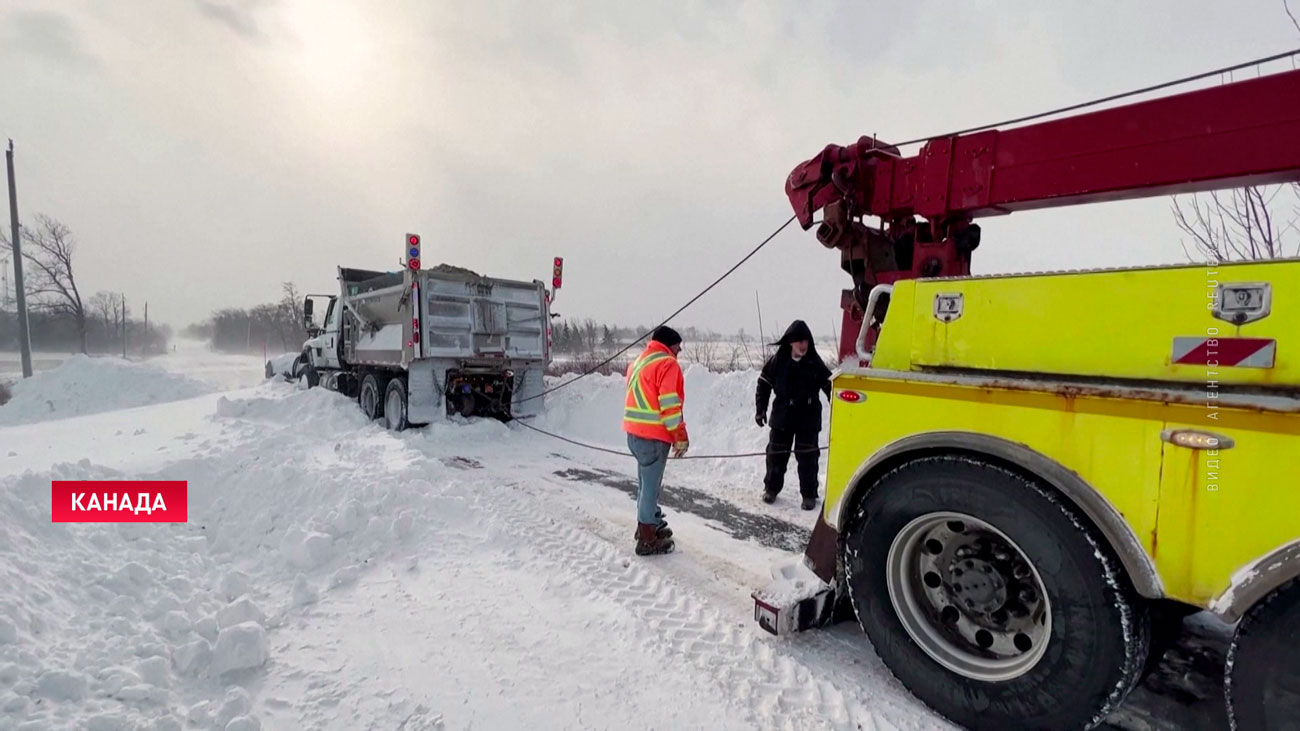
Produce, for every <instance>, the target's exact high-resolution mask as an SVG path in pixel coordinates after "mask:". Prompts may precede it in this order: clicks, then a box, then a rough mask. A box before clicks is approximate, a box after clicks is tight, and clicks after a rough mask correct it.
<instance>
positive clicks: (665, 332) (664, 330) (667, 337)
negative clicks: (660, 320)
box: [650, 325, 682, 348]
mask: <svg viewBox="0 0 1300 731" xmlns="http://www.w3.org/2000/svg"><path fill="white" fill-rule="evenodd" d="M650 340H651V341H652V342H656V343H663V344H664V345H667V346H668V347H670V348H671V347H673V346H674V345H681V342H682V336H681V335H678V334H677V331H676V330H674V329H672V328H671V327H668V326H667V325H660V326H659V327H657V328H655V332H654V334H653V335H651V336H650Z"/></svg>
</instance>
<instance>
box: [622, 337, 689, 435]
mask: <svg viewBox="0 0 1300 731" xmlns="http://www.w3.org/2000/svg"><path fill="white" fill-rule="evenodd" d="M685 397H686V386H685V383H684V382H683V379H682V367H681V366H680V365H678V363H677V358H676V357H674V356H673V352H672V351H671V350H669V349H668V346H666V345H664V344H663V343H660V342H656V341H651V343H650V345H649V346H647V347H646V349H645V352H643V353H642V354H641V356H640V357H638V358H637V359H636V361H635V362H633V363H632V364H631V365H629V366H628V368H627V399H626V401H625V402H624V409H623V431H625V432H627V433H628V434H635V435H636V436H638V437H643V438H645V439H655V440H657V441H660V442H669V443H672V442H679V441H684V440H686V423H685V421H684V417H683V416H682V400H683V399H684V398H685Z"/></svg>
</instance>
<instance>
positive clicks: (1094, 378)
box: [754, 71, 1300, 731]
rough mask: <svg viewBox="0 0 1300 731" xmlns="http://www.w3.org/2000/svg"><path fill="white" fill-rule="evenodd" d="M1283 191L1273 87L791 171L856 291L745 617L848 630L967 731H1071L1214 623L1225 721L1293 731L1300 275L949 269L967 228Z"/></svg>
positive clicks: (1298, 708)
mask: <svg viewBox="0 0 1300 731" xmlns="http://www.w3.org/2000/svg"><path fill="white" fill-rule="evenodd" d="M1292 181H1300V72H1296V71H1288V72H1285V73H1280V74H1272V75H1263V76H1260V77H1259V78H1253V79H1249V80H1246V81H1241V82H1236V83H1229V84H1224V85H1221V86H1215V87H1213V88H1206V89H1199V90H1196V91H1191V92H1185V93H1182V94H1178V95H1173V96H1168V97H1163V98H1157V99H1152V100H1147V101H1143V102H1139V103H1135V104H1127V105H1123V106H1119V107H1114V108H1109V109H1104V110H1100V111H1093V112H1088V113H1085V114H1081V115H1078V116H1070V117H1063V118H1057V119H1052V120H1050V121H1043V122H1035V123H1032V124H1027V125H1025V126H1021V127H1017V128H1012V129H1008V130H996V129H981V130H977V131H974V132H968V133H961V134H953V135H947V136H943V137H939V138H935V139H932V140H930V141H928V142H926V143H925V144H924V145H923V146H922V147H921V149H920V152H919V153H918V154H916V155H913V156H910V157H908V156H903V155H902V154H901V153H900V151H899V150H898V148H896V147H893V146H890V145H888V144H885V143H882V142H880V141H879V140H877V139H875V138H863V139H861V140H859V141H858V142H857V143H856V144H854V145H850V146H848V147H838V146H834V145H832V146H829V147H827V148H826V149H825V150H823V151H822V153H821V154H819V155H818V156H816V157H815V158H813V159H811V160H809V161H807V162H805V163H803V164H801V165H800V166H798V167H797V168H796V169H795V170H794V172H793V173H792V174H791V175H790V176H789V177H788V179H787V181H786V192H787V195H788V196H789V198H790V201H791V204H792V205H793V207H794V209H795V212H796V216H797V217H798V219H799V220H800V223H801V225H803V227H804V228H805V229H809V228H811V227H812V226H813V225H814V224H817V225H818V230H817V238H818V240H819V241H820V242H821V243H822V244H824V245H825V246H827V247H828V248H834V249H838V250H839V251H840V255H841V256H840V259H841V265H842V268H843V269H844V270H845V271H846V272H847V273H848V274H849V275H850V276H851V277H852V278H853V288H852V289H850V290H846V291H845V292H844V293H843V294H842V297H841V302H842V304H843V305H844V316H843V323H844V327H843V332H842V342H841V357H842V360H841V362H840V365H839V368H838V369H837V370H836V372H835V374H834V376H833V380H832V394H833V396H832V399H831V413H830V447H829V454H828V465H827V485H826V494H825V502H824V504H823V507H822V512H821V514H820V515H819V518H818V521H817V523H816V525H815V527H814V529H813V534H812V538H811V540H810V542H809V545H808V547H807V550H806V551H805V552H804V555H803V556H802V557H800V558H798V559H796V560H792V561H789V562H785V563H782V564H779V565H777V566H775V567H773V570H772V581H771V583H770V585H768V586H767V587H764V588H762V589H760V590H758V591H756V592H755V593H754V612H755V615H754V616H755V620H756V621H757V622H758V624H759V625H760V626H761V627H762V628H763V629H766V630H767V631H769V632H772V633H773V634H777V635H785V634H790V633H794V632H798V631H803V630H808V629H812V628H815V627H822V626H826V625H828V624H832V623H835V622H838V621H841V620H856V621H857V623H858V624H859V625H860V626H861V627H862V629H863V630H864V632H865V633H866V635H867V637H868V638H869V639H870V640H871V643H872V645H873V646H874V647H875V650H876V652H877V653H878V654H879V656H880V657H881V659H882V660H883V661H884V664H885V665H886V666H887V667H888V668H889V670H890V671H891V672H892V673H893V674H894V675H895V676H896V677H897V678H898V679H899V680H900V681H901V682H902V683H903V685H905V686H906V687H907V688H908V689H909V690H910V691H911V692H912V693H913V694H914V695H915V696H917V697H918V698H919V699H920V700H922V701H923V702H925V703H926V704H927V705H929V706H930V707H931V708H933V709H934V710H936V711H937V712H938V713H940V714H942V715H943V716H945V717H947V718H948V719H950V720H952V721H954V722H955V723H957V724H960V725H962V726H964V727H966V728H970V729H989V730H990V731H1001V730H1003V729H1016V728H1033V729H1087V728H1092V727H1094V726H1096V725H1098V724H1100V723H1101V722H1102V721H1103V719H1105V717H1106V716H1107V715H1108V714H1109V713H1110V712H1111V711H1112V710H1114V709H1115V708H1116V707H1117V706H1119V705H1120V704H1121V703H1122V702H1123V700H1124V698H1125V697H1126V696H1127V694H1128V693H1129V691H1130V690H1131V689H1132V688H1133V687H1134V685H1135V684H1136V683H1137V682H1138V680H1139V678H1140V677H1141V676H1142V673H1143V671H1144V669H1146V668H1149V667H1150V666H1151V665H1152V663H1151V660H1152V658H1153V657H1154V656H1155V655H1157V654H1158V653H1159V652H1160V651H1161V648H1162V646H1163V644H1164V643H1166V642H1167V641H1168V640H1169V637H1170V635H1171V633H1172V632H1174V631H1176V630H1177V627H1178V626H1180V625H1181V622H1182V620H1183V619H1184V618H1185V617H1186V616H1187V615H1189V614H1192V613H1196V612H1209V613H1212V614H1213V615H1214V616H1217V617H1218V618H1219V619H1221V620H1223V622H1225V623H1227V624H1228V625H1229V626H1234V625H1235V628H1234V630H1233V632H1234V634H1233V639H1232V642H1231V647H1230V650H1229V655H1228V659H1227V664H1226V667H1225V687H1224V696H1225V703H1226V707H1227V713H1228V715H1229V717H1230V718H1231V719H1232V720H1233V723H1234V727H1235V728H1240V729H1252V730H1256V729H1260V730H1265V731H1277V730H1279V729H1291V728H1296V727H1297V726H1296V724H1297V723H1298V722H1300V655H1298V654H1297V653H1296V651H1295V650H1296V648H1297V647H1298V646H1300V644H1298V640H1300V636H1298V633H1300V260H1296V259H1290V260H1284V259H1279V260H1270V261H1247V262H1235V263H1222V262H1211V263H1208V264H1190V265H1175V266H1162V267H1134V268H1121V269H1103V270H1088V271H1074V272H1069V271H1063V272H1049V273H1026V274H1007V275H982V276H972V275H971V272H970V261H971V256H972V251H974V250H975V249H976V248H977V247H978V246H979V245H980V243H981V232H980V229H979V225H978V224H977V223H975V222H974V219H976V218H979V217H984V216H990V215H1006V214H1010V213H1013V212H1017V211H1023V210H1032V209H1041V208H1048V207H1052V206H1061V205H1073V204H1079V203H1093V202H1102V201H1111V200H1119V199H1126V198H1138V197H1143V196H1151V195H1167V194H1173V193H1197V192H1201V191H1207V190H1214V189H1219V188H1226V187H1236V186H1244V185H1264V184H1270V183H1280V182H1292ZM818 211H820V212H821V213H822V214H823V217H822V219H821V221H819V222H814V221H813V214H814V213H815V212H818ZM872 217H876V218H878V219H879V222H880V224H879V225H878V226H874V225H870V224H871V223H872V222H871V220H870V219H871V218H872ZM1082 238H1084V237H1082V236H1081V235H1080V233H1079V232H1076V231H1062V232H1061V235H1060V236H1059V237H1058V238H1056V239H1055V240H1053V241H1051V242H1045V244H1050V245H1057V246H1063V245H1071V244H1072V243H1073V242H1076V241H1079V240H1081V239H1082Z"/></svg>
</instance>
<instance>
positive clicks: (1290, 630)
mask: <svg viewBox="0 0 1300 731" xmlns="http://www.w3.org/2000/svg"><path fill="white" fill-rule="evenodd" d="M1297 646H1300V578H1297V579H1292V580H1291V581H1288V582H1287V583H1285V584H1283V585H1282V586H1280V587H1278V588H1277V589H1275V590H1273V592H1272V593H1270V594H1269V595H1268V596H1266V597H1264V598H1263V599H1261V600H1259V601H1258V602H1256V604H1255V606H1253V607H1251V608H1250V611H1248V612H1246V615H1245V616H1244V617H1242V619H1241V622H1240V624H1238V625H1237V631H1236V632H1235V633H1234V634H1233V637H1232V644H1231V645H1230V646H1229V647H1228V658H1227V663H1226V665H1225V670H1224V674H1223V675H1224V682H1223V693H1224V699H1225V701H1226V702H1227V705H1228V718H1229V722H1230V724H1231V726H1232V728H1233V729H1234V731H1294V729H1300V655H1297V654H1296V647H1297Z"/></svg>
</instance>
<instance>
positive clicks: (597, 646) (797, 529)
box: [0, 350, 1221, 731]
mask: <svg viewBox="0 0 1300 731" xmlns="http://www.w3.org/2000/svg"><path fill="white" fill-rule="evenodd" d="M257 365H258V364H257V362H256V359H243V358H223V357H221V356H214V355H210V354H206V353H203V352H196V351H193V350H191V351H188V352H182V353H181V354H178V355H177V356H174V357H169V358H165V359H160V360H159V361H158V362H157V363H156V364H155V365H154V366H152V367H154V368H161V369H162V371H164V372H165V373H164V375H165V374H167V373H170V374H173V375H184V376H186V377H188V378H192V379H193V380H194V382H195V383H196V384H203V385H204V386H205V387H204V388H203V390H204V391H211V393H206V394H205V395H201V396H197V397H193V398H184V399H182V400H175V401H170V402H167V403H154V404H153V405H143V406H138V407H135V408H121V406H122V404H123V403H125V402H124V401H123V400H122V398H120V397H119V396H118V395H114V396H113V398H111V399H109V401H110V403H111V405H112V406H113V408H112V410H107V411H103V412H102V413H92V412H93V411H96V410H97V409H94V408H93V406H94V403H93V401H94V397H88V400H87V401H85V402H82V403H80V404H78V405H77V406H76V408H75V409H72V412H73V413H74V414H80V415H71V416H69V417H68V418H61V419H52V420H51V419H45V420H41V421H31V420H30V419H24V420H20V421H19V423H20V424H21V425H18V426H9V427H0V582H3V584H4V586H7V587H9V588H7V589H3V590H0V731H3V730H4V729H24V731H27V730H28V729H32V730H34V729H38V728H39V729H47V728H90V729H132V728H145V729H158V730H159V731H161V730H163V729H181V728H192V727H193V728H216V729H232V730H233V731H239V730H240V729H243V730H245V731H246V730H247V729H255V728H258V727H259V726H260V727H261V728H265V729H308V728H310V729H317V728H321V729H406V730H407V731H422V730H425V729H441V728H447V729H467V728H494V729H495V728H521V727H529V728H613V727H618V728H720V729H730V728H736V729H741V728H775V729H805V728H807V729H812V728H818V729H820V728H840V729H859V728H861V729H880V730H884V729H898V730H900V731H912V730H918V731H919V730H920V729H946V728H951V726H950V725H948V724H946V723H945V722H944V721H943V720H942V719H940V718H938V717H936V716H935V715H934V714H932V713H930V712H929V711H928V710H927V709H925V708H924V707H923V706H921V705H920V704H919V703H918V702H916V701H915V700H913V699H912V698H911V696H910V695H909V694H907V692H906V691H905V690H904V689H903V688H902V687H901V686H900V685H899V684H898V683H897V681H895V680H894V679H893V677H892V676H891V675H890V674H889V673H888V672H887V671H886V670H885V669H884V668H883V666H882V665H881V663H880V661H879V660H878V659H877V658H876V656H875V655H874V653H873V652H872V651H871V648H870V646H869V645H868V644H867V643H866V642H865V640H864V639H863V637H862V634H861V632H860V631H859V630H857V629H856V628H855V627H853V626H851V625H850V624H844V625H839V626H836V627H834V628H832V629H829V630H826V631H821V632H813V633H805V634H803V635H800V636H796V637H794V638H790V639H777V638H773V637H770V636H769V635H766V634H765V633H763V632H762V631H761V630H759V629H758V628H757V626H756V625H755V624H754V623H753V621H752V602H751V600H750V598H749V592H750V591H751V590H752V589H753V588H754V587H756V586H759V585H761V584H763V583H765V581H766V579H767V572H768V567H769V565H770V564H771V563H772V562H773V561H775V560H778V559H781V558H783V557H785V556H786V555H787V554H788V552H789V551H790V550H798V549H800V548H801V547H802V543H803V539H804V536H806V534H807V531H808V529H809V527H810V525H811V522H812V519H811V516H810V515H809V514H807V513H804V512H802V511H799V510H798V509H797V507H796V506H794V505H792V503H793V502H794V501H793V500H792V499H783V500H781V501H779V502H778V503H777V504H776V505H775V506H766V505H763V504H762V503H761V502H759V500H758V495H757V489H756V488H755V487H754V486H755V485H756V484H757V471H758V470H759V469H760V467H759V466H758V465H755V464H752V463H750V464H737V463H730V464H709V463H702V462H701V463H692V464H689V465H688V464H684V463H675V464H674V465H672V468H671V469H670V471H669V476H668V483H669V485H670V487H669V488H668V492H667V494H666V496H665V506H666V509H667V510H668V511H669V519H670V521H671V522H672V524H673V527H674V530H675V531H676V533H677V535H678V543H679V550H678V552H677V553H675V554H672V555H669V556H664V557H656V558H654V559H642V558H638V557H635V556H634V555H633V554H632V552H631V550H630V549H631V546H632V541H631V532H632V527H633V523H632V510H631V508H632V506H631V500H630V498H629V485H630V483H629V481H628V479H627V477H626V474H627V469H626V468H627V465H626V464H624V463H623V462H622V461H620V460H619V459H618V458H616V457H613V456H609V455H600V454H595V455H592V454H589V453H585V452H581V451H580V450H578V449H577V448H573V447H569V446H567V445H563V444H557V443H555V442H552V441H550V440H547V439H546V438H545V437H543V436H541V435H538V434H536V433H533V432H529V431H527V430H524V429H521V428H518V427H516V428H508V427H505V426H503V425H501V424H498V423H495V422H476V423H471V424H460V425H455V424H444V425H434V426H431V427H428V428H426V429H422V430H419V431H413V432H407V433H404V434H400V435H394V434H390V433H387V432H384V431H383V430H382V429H380V428H379V427H378V426H376V425H373V424H367V423H365V422H364V419H363V418H362V417H361V416H360V414H359V412H358V411H357V409H356V408H355V406H354V405H353V404H351V403H350V402H348V401H347V400H345V399H342V398H341V397H339V396H337V395H334V394H330V393H326V392H322V391H320V390H313V391H300V390H297V389H295V388H294V387H292V386H290V385H288V384H282V383H281V384H277V383H265V384H261V383H260V381H261V377H260V374H261V370H260V367H257ZM74 375H75V374H74ZM101 375H102V374H101ZM706 376H708V379H706ZM111 378H116V379H119V380H118V381H116V382H112V383H108V382H104V385H103V388H105V389H107V390H110V391H112V392H113V393H114V394H119V393H137V395H138V400H140V401H141V402H142V403H148V402H150V401H158V400H161V399H154V398H149V396H150V394H147V393H143V392H146V391H148V390H149V389H151V388H155V389H157V388H158V386H157V384H159V383H164V384H166V383H169V381H168V379H167V378H165V377H160V376H159V375H158V373H157V372H149V373H135V372H130V371H128V372H121V373H117V372H115V375H113V376H111ZM751 379H752V375H747V374H734V377H733V376H711V375H708V374H702V373H698V372H692V373H690V374H688V386H687V391H688V394H694V398H695V401H689V399H690V398H691V396H688V404H690V405H689V406H688V408H692V406H693V408H694V409H695V411H694V412H692V411H688V414H690V413H694V414H698V415H699V417H698V418H697V419H696V423H697V426H695V427H693V429H694V430H695V433H697V434H700V435H701V441H702V442H703V444H702V448H704V449H708V450H709V451H715V450H716V451H728V450H730V451H737V450H740V449H749V448H752V447H753V446H754V444H753V442H754V441H755V440H758V442H759V444H760V445H761V438H762V436H761V432H758V431H757V430H755V429H754V428H753V426H752V423H748V424H747V423H745V421H744V419H743V418H738V417H737V415H735V414H732V413H731V411H730V410H729V409H727V408H725V406H726V402H727V401H728V399H730V398H731V396H730V395H729V392H734V391H736V390H737V389H741V388H743V389H745V390H747V389H748V388H749V385H748V383H742V381H749V380H751ZM706 380H707V382H706ZM592 381H593V384H592V386H591V387H590V388H588V387H587V386H586V385H584V386H582V387H575V388H573V389H569V391H572V392H573V393H572V394H568V395H566V396H565V397H564V398H559V397H558V396H557V397H556V398H555V399H553V403H552V408H551V409H550V413H549V414H548V416H547V417H546V420H545V421H543V422H542V423H543V424H545V425H548V426H549V427H554V428H556V429H563V430H564V431H565V433H568V434H572V435H573V436H576V437H579V438H584V439H590V440H594V441H600V442H603V443H607V444H608V443H611V440H610V439H609V436H608V435H609V430H608V425H606V424H604V423H601V421H600V420H598V419H596V418H593V417H594V415H596V414H599V413H601V411H602V410H604V409H606V407H607V404H606V402H607V401H609V400H610V399H611V398H613V399H615V408H614V410H613V411H612V412H611V413H617V401H616V399H617V396H618V394H617V389H611V388H608V387H607V386H608V385H609V384H607V383H603V382H601V381H599V380H597V379H592ZM253 384H259V385H253ZM60 385H61V387H62V388H64V389H65V390H66V389H67V388H68V387H69V384H66V383H64V384H60ZM166 389H171V391H170V392H172V393H179V392H182V391H183V390H184V389H183V388H180V387H179V386H178V385H177V384H175V383H171V385H170V386H166V388H165V389H164V390H166ZM231 389H236V390H231ZM91 393H98V391H95V390H92V391H91ZM562 393H564V392H562ZM38 395H39V396H40V398H37V396H38ZM47 395H51V394H28V396H27V397H24V398H25V400H24V401H23V402H19V401H18V400H17V398H16V401H15V403H17V404H18V406H19V407H20V409H19V410H21V409H22V408H27V407H31V408H33V409H37V411H39V409H40V408H44V407H43V406H42V403H43V402H49V401H51V399H49V398H45V396H47ZM161 396H166V394H161ZM104 398H107V397H104ZM24 404H26V406H24ZM33 404H34V406H33ZM55 406H60V405H59V404H57V403H56V404H55ZM55 406H51V407H50V408H55ZM5 408H9V407H5ZM65 410H66V409H65ZM14 413H17V412H14ZM42 416H43V414H42ZM4 417H5V413H4V411H3V410H0V421H2V420H3V418H4ZM11 418H12V417H11ZM742 427H743V428H742ZM614 428H615V430H616V429H617V426H616V425H615V427H614ZM706 434H707V435H708V436H704V435H706ZM760 461H761V460H760ZM137 477H138V478H157V479H184V480H188V482H189V492H190V515H189V518H190V520H189V523H187V524H184V525H136V526H112V525H107V526H105V525H74V526H66V525H62V524H51V523H50V522H49V510H50V506H49V482H50V480H51V479H84V478H110V479H111V478H137ZM1213 644H1214V643H1213V641H1209V642H1206V643H1202V645H1204V646H1206V647H1208V648H1209V649H1207V650H1205V652H1208V653H1212V652H1213V651H1214V649H1213ZM1200 647H1201V645H1196V644H1195V643H1193V644H1192V645H1191V646H1190V648H1191V649H1189V650H1188V653H1193V654H1194V653H1195V652H1200V651H1201V650H1200V649H1199V648H1200ZM1174 654H1175V655H1176V654H1177V653H1174ZM1186 659H1187V658H1186V657H1184V660H1186ZM1201 662H1202V663H1204V660H1201ZM1182 674H1183V673H1182V668H1181V667H1176V666H1175V667H1172V668H1171V669H1169V670H1166V671H1162V673H1158V674H1157V675H1156V676H1155V677H1154V678H1153V680H1152V681H1149V682H1148V686H1150V685H1152V683H1153V682H1154V683H1157V684H1158V683H1160V682H1164V683H1166V684H1181V685H1180V687H1181V686H1186V685H1187V683H1186V681H1185V680H1184V679H1182V678H1181V676H1182ZM1142 695H1143V693H1142V692H1139V694H1138V698H1137V699H1136V700H1138V701H1139V703H1138V704H1136V705H1135V706H1134V708H1131V709H1124V710H1122V711H1121V713H1120V714H1118V715H1117V719H1116V720H1122V721H1123V725H1122V726H1121V727H1123V728H1131V729H1139V728H1185V729H1195V728H1199V727H1198V726H1194V725H1189V724H1191V723H1193V721H1190V720H1186V719H1198V721H1205V720H1206V719H1209V722H1210V723H1214V717H1213V714H1212V712H1209V713H1207V711H1206V708H1207V707H1208V706H1206V703H1208V702H1198V701H1196V700H1195V699H1194V698H1193V699H1189V698H1178V697H1177V695H1176V694H1170V693H1169V692H1164V693H1163V694H1161V695H1154V694H1151V693H1147V695H1149V696H1151V697H1150V698H1148V699H1147V700H1146V701H1142V698H1141V696H1142ZM1171 698H1172V699H1173V700H1171ZM1143 703H1145V705H1143ZM1171 703H1172V704H1173V705H1170V704H1171ZM1185 704H1190V705H1185ZM1198 706H1201V707H1200V708H1198ZM1184 708H1187V709H1191V711H1192V712H1190V713H1187V714H1186V716H1185V718H1179V717H1177V716H1176V715H1174V714H1178V713H1181V712H1182V709H1184ZM1126 714H1127V715H1126ZM1153 715H1154V716H1156V717H1157V718H1159V719H1161V720H1159V721H1157V722H1155V723H1154V724H1151V723H1150V722H1149V721H1147V720H1144V717H1150V716H1153ZM1220 715H1221V714H1220ZM1143 724H1148V725H1143ZM1202 727H1204V728H1218V726H1214V725H1211V726H1202Z"/></svg>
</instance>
